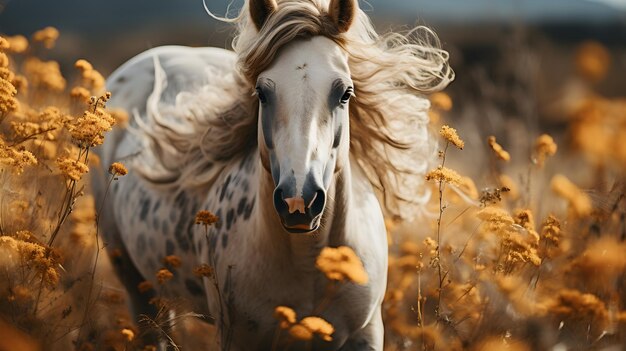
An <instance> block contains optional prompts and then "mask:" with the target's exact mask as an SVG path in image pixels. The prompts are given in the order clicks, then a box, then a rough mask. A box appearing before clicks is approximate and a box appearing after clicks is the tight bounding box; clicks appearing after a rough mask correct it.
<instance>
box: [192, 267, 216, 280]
mask: <svg viewBox="0 0 626 351" xmlns="http://www.w3.org/2000/svg"><path fill="white" fill-rule="evenodd" d="M193 274H194V275H195V276H196V277H198V278H201V277H208V278H210V277H212V276H213V268H211V266H209V265H208V264H206V263H205V264H201V265H199V266H197V267H194V269H193Z"/></svg>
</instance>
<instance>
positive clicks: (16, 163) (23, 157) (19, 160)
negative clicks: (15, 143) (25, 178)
mask: <svg viewBox="0 0 626 351" xmlns="http://www.w3.org/2000/svg"><path fill="white" fill-rule="evenodd" d="M3 164H4V165H7V166H9V167H11V168H12V171H13V173H15V174H22V172H24V167H27V166H33V165H36V164H37V159H36V158H35V156H34V155H33V154H32V153H31V152H30V151H27V150H21V149H16V148H14V147H10V146H7V145H5V144H4V142H3V141H2V139H0V165H3Z"/></svg>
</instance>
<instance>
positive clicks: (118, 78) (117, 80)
mask: <svg viewBox="0 0 626 351" xmlns="http://www.w3.org/2000/svg"><path fill="white" fill-rule="evenodd" d="M125 81H126V77H124V76H119V77H117V79H116V80H115V83H124V82H125Z"/></svg>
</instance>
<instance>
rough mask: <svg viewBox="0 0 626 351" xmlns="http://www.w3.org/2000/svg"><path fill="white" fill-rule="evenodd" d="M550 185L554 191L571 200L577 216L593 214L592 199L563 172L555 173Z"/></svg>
mask: <svg viewBox="0 0 626 351" xmlns="http://www.w3.org/2000/svg"><path fill="white" fill-rule="evenodd" d="M550 186H551V187H552V191H554V192H555V193H556V194H557V195H559V196H560V197H562V198H564V199H566V200H567V201H568V202H569V204H570V206H571V208H572V209H573V210H574V213H575V214H576V215H577V216H579V217H584V216H587V215H589V214H591V210H592V209H593V207H592V204H591V199H590V198H589V196H588V195H587V194H585V193H584V192H582V191H581V190H580V189H579V188H578V187H577V186H576V185H575V184H574V183H572V182H571V181H570V180H569V179H567V177H565V176H564V175H562V174H557V175H555V176H554V177H552V181H551V182H550Z"/></svg>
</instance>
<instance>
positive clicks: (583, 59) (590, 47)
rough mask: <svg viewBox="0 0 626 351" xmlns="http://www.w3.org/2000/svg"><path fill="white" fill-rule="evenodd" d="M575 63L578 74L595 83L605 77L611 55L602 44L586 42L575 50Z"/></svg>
mask: <svg viewBox="0 0 626 351" xmlns="http://www.w3.org/2000/svg"><path fill="white" fill-rule="evenodd" d="M575 63H576V70H577V71H578V74H580V75H581V76H582V77H583V78H585V79H587V80H589V81H591V82H597V81H600V80H602V79H603V78H604V77H605V76H606V73H607V72H608V70H609V67H610V64H611V55H610V54H609V51H608V50H607V49H606V47H604V46H603V45H602V44H600V43H598V42H595V41H588V42H585V43H583V44H581V45H580V46H579V47H578V49H577V50H576V57H575Z"/></svg>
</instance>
